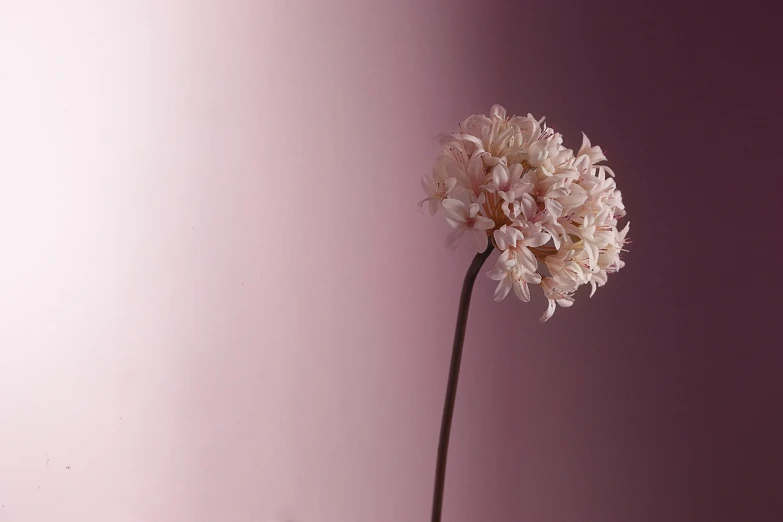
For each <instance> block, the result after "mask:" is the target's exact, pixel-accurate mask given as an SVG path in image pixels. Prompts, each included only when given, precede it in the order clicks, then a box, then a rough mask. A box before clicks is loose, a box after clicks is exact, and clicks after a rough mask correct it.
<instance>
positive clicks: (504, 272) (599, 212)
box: [419, 105, 630, 321]
mask: <svg viewBox="0 0 783 522" xmlns="http://www.w3.org/2000/svg"><path fill="white" fill-rule="evenodd" d="M439 139H440V144H441V147H442V150H441V154H440V156H439V157H438V159H437V160H436V163H435V168H434V169H433V172H432V174H431V175H427V176H425V177H424V178H423V179H422V186H423V187H424V190H425V192H426V193H427V197H426V198H425V199H424V200H422V201H421V202H420V204H419V207H420V208H421V207H422V206H423V205H425V204H427V205H428V207H429V211H430V214H433V215H434V214H436V213H437V212H438V211H439V210H442V211H443V215H444V217H445V218H446V221H447V222H448V223H449V225H451V226H452V227H453V228H454V231H453V232H452V233H451V234H450V236H449V240H448V242H449V244H451V245H453V244H454V242H455V241H456V240H457V239H458V238H460V237H467V238H470V239H471V240H472V241H473V242H474V244H475V247H476V249H477V250H478V251H479V252H482V251H485V250H486V249H487V248H488V246H489V241H491V242H492V245H493V247H495V248H497V249H499V250H500V251H501V253H500V256H499V258H498V259H497V263H496V265H495V268H494V270H492V271H491V272H489V273H488V274H487V276H488V277H489V278H490V279H493V280H496V281H498V285H497V289H496V290H495V300H496V301H502V300H503V299H504V298H505V297H506V296H507V295H508V294H509V292H510V291H511V290H512V289H513V290H514V294H515V295H516V296H517V297H518V298H519V299H520V300H521V301H523V302H528V301H530V289H529V287H528V285H531V284H536V285H540V286H541V288H542V289H543V292H544V295H545V296H546V298H547V299H548V307H547V310H546V312H545V313H544V315H543V316H542V317H541V321H547V320H548V319H549V318H550V317H552V314H553V313H554V312H555V308H556V305H559V306H561V307H568V306H571V305H572V304H573V302H574V292H575V291H576V290H577V288H579V287H580V286H582V285H586V284H589V285H591V287H592V291H591V293H590V296H591V297H592V295H593V294H594V293H595V291H596V288H597V287H600V286H603V285H605V284H606V282H607V276H608V274H609V273H612V272H616V271H618V270H619V269H620V268H622V267H623V266H624V262H623V261H622V260H621V259H620V252H621V251H624V248H623V247H624V245H626V244H627V243H628V239H627V238H626V236H627V234H628V230H629V226H630V223H627V224H626V225H625V227H624V228H622V229H619V228H618V219H620V218H622V217H624V216H625V214H626V212H625V207H624V205H623V202H622V195H621V193H620V191H619V190H618V189H617V188H616V186H615V181H614V172H613V171H612V170H611V169H610V168H609V167H608V166H606V165H603V164H601V163H602V162H604V161H606V156H605V155H604V153H603V151H602V150H601V148H600V147H598V146H592V145H591V143H590V140H589V139H588V138H587V136H586V135H584V134H583V138H582V146H581V147H580V149H579V151H578V152H577V153H574V151H573V150H571V149H568V148H566V147H564V146H563V137H562V135H561V134H559V133H557V132H555V131H554V130H553V129H552V128H550V127H548V126H547V125H546V124H545V123H544V119H543V118H541V119H540V120H536V119H535V118H534V117H533V116H532V115H530V114H528V115H527V116H524V117H523V116H511V117H508V116H507V115H506V110H505V109H504V108H503V107H501V106H499V105H494V106H493V107H492V108H491V110H490V114H489V115H488V116H487V115H472V116H469V117H468V118H467V119H465V121H463V122H462V123H461V124H460V125H459V130H458V131H457V132H454V133H450V134H444V135H441V136H440V137H439Z"/></svg>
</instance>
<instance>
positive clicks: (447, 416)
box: [432, 243, 494, 522]
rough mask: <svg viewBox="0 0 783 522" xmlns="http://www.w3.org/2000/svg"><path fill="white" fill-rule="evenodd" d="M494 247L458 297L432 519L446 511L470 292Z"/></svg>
mask: <svg viewBox="0 0 783 522" xmlns="http://www.w3.org/2000/svg"><path fill="white" fill-rule="evenodd" d="M493 249H494V246H493V245H492V243H490V244H489V245H488V246H487V249H486V250H484V251H483V252H480V253H478V254H476V257H474V258H473V262H472V263H471V264H470V267H469V268H468V272H467V274H465V281H464V282H463V283H462V294H461V295H460V298H459V311H458V313H457V326H456V328H455V329H454V347H453V349H452V352H451V367H450V368H449V381H448V384H447V386H446V403H445V405H444V406H443V420H442V421H441V425H440V440H439V442H438V463H437V465H436V467H435V493H434V495H433V498H432V522H441V514H442V513H443V490H444V487H445V481H446V458H447V456H448V453H449V435H450V433H451V420H452V418H453V417H454V401H455V399H456V397H457V381H458V380H459V366H460V362H461V361H462V346H463V345H464V344H465V330H466V328H467V325H468V310H469V309H470V295H471V294H472V293H473V283H475V281H476V276H478V273H479V270H481V266H482V265H483V264H484V262H485V261H486V260H487V258H488V257H489V255H490V254H491V253H492V250H493Z"/></svg>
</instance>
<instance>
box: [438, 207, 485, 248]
mask: <svg viewBox="0 0 783 522" xmlns="http://www.w3.org/2000/svg"><path fill="white" fill-rule="evenodd" d="M442 205H443V208H444V209H445V211H446V221H447V222H448V223H449V225H451V226H452V227H454V228H455V229H456V230H455V235H453V236H452V238H451V241H450V242H452V243H453V242H454V241H455V240H456V239H457V238H459V237H460V236H462V235H463V234H465V233H467V234H468V235H470V236H471V237H472V238H473V240H474V241H475V244H476V248H477V250H478V251H479V252H482V251H484V250H485V249H486V248H487V242H488V240H487V232H486V231H487V230H490V229H491V228H492V227H494V226H495V222H494V221H492V220H491V219H488V218H486V217H484V216H479V215H478V212H479V209H480V206H479V204H478V203H471V204H469V205H468V204H465V202H464V201H461V200H459V199H451V198H449V199H446V200H444V201H443V203H442Z"/></svg>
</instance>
